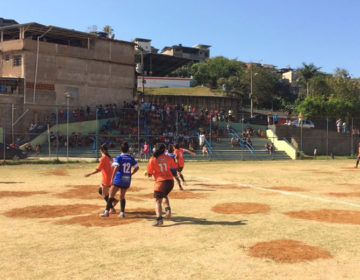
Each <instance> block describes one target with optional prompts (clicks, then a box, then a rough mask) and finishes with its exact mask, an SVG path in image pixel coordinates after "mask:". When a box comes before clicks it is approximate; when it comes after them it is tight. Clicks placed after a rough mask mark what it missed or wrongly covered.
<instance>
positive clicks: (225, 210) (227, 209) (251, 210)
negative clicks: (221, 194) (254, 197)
mask: <svg viewBox="0 0 360 280" xmlns="http://www.w3.org/2000/svg"><path fill="white" fill-rule="evenodd" d="M211 210H212V211H214V212H216V213H221V214H256V213H266V212H268V211H269V210H270V206H269V205H267V204H260V203H249V202H241V203H240V202H232V203H223V204H217V205H215V206H214V207H213V208H212V209H211Z"/></svg>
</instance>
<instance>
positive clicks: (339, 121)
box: [336, 118, 342, 133]
mask: <svg viewBox="0 0 360 280" xmlns="http://www.w3.org/2000/svg"><path fill="white" fill-rule="evenodd" d="M341 125H342V120H341V118H340V119H338V120H337V121H336V129H337V132H338V133H341Z"/></svg>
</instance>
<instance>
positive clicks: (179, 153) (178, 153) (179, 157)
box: [174, 144, 195, 185]
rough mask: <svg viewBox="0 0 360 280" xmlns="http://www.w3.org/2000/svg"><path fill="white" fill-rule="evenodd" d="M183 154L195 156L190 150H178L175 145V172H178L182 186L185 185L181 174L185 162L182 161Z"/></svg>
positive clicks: (177, 146)
mask: <svg viewBox="0 0 360 280" xmlns="http://www.w3.org/2000/svg"><path fill="white" fill-rule="evenodd" d="M184 153H189V154H191V155H192V156H195V153H194V152H192V151H190V150H187V149H184V148H180V145H179V144H175V151H174V155H175V160H176V162H177V165H178V166H177V171H178V173H179V176H180V178H181V180H182V181H183V183H184V185H186V182H185V179H184V176H183V175H182V173H181V172H182V171H183V169H184V165H185V161H184V157H183V154H184Z"/></svg>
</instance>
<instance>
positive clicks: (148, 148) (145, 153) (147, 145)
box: [143, 141, 150, 159]
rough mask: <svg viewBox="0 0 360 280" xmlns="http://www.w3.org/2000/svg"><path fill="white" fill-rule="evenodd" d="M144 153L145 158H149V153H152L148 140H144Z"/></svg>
mask: <svg viewBox="0 0 360 280" xmlns="http://www.w3.org/2000/svg"><path fill="white" fill-rule="evenodd" d="M143 153H144V156H145V159H148V158H149V153H150V145H149V144H148V143H147V142H146V141H145V142H144V147H143Z"/></svg>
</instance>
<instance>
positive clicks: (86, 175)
mask: <svg viewBox="0 0 360 280" xmlns="http://www.w3.org/2000/svg"><path fill="white" fill-rule="evenodd" d="M99 172H100V170H99V169H96V170H95V171H94V172H91V173H88V174H85V175H84V176H85V177H90V176H91V175H94V174H96V173H99Z"/></svg>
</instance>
